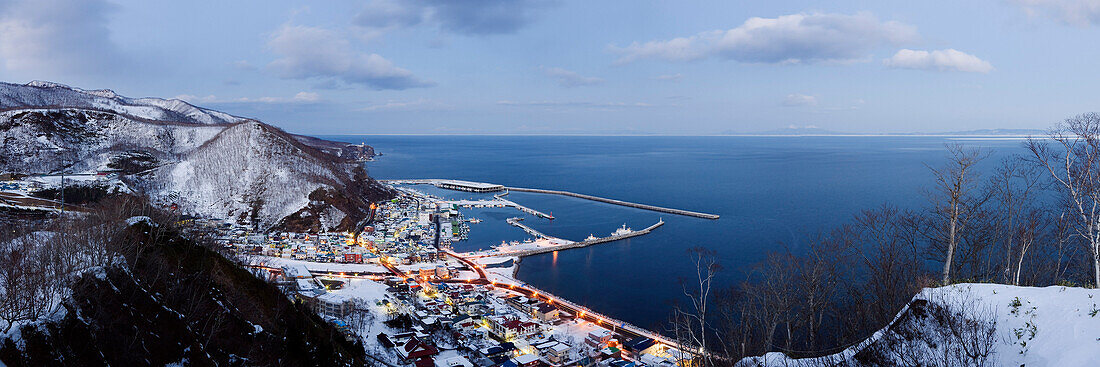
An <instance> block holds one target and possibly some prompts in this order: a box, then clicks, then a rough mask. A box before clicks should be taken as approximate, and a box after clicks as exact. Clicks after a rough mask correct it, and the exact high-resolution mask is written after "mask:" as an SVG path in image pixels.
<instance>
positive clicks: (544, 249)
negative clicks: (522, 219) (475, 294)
mask: <svg viewBox="0 0 1100 367" xmlns="http://www.w3.org/2000/svg"><path fill="white" fill-rule="evenodd" d="M508 223H509V224H512V222H508ZM516 223H517V224H518V221H517V222H516ZM664 224H665V221H664V220H660V221H658V222H657V223H655V224H653V225H651V226H649V227H646V228H644V229H641V230H637V231H630V232H628V233H623V234H617V235H611V236H607V237H599V238H592V239H587V240H584V241H579V242H568V243H562V244H557V245H550V246H540V247H535V248H525V249H519V250H515V251H508V252H503V251H501V252H499V253H478V255H479V257H485V256H517V257H524V256H532V255H538V254H545V253H549V252H554V251H562V250H569V249H575V248H581V247H588V246H592V245H598V244H601V243H608V242H614V241H620V240H625V239H628V238H631V237H637V236H641V235H645V234H649V232H652V231H653V230H654V229H657V227H660V226H662V225H664ZM513 225H516V224H513ZM517 227H519V225H517ZM524 227H527V226H526V225H523V226H522V227H520V228H524ZM528 228H529V227H528ZM532 230H533V229H532ZM535 232H538V231H535ZM528 233H530V232H528ZM540 233H541V232H540ZM532 235H534V234H532ZM543 236H545V235H543ZM546 238H551V239H552V238H553V237H546Z"/></svg>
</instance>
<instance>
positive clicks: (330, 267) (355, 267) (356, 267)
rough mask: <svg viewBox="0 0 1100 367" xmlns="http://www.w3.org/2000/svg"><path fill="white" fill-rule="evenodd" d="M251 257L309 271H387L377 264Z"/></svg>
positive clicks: (266, 262) (275, 265)
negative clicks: (300, 267)
mask: <svg viewBox="0 0 1100 367" xmlns="http://www.w3.org/2000/svg"><path fill="white" fill-rule="evenodd" d="M253 258H254V260H255V262H256V263H258V264H263V265H266V266H269V267H273V268H281V267H296V266H303V267H305V268H306V269H309V270H310V271H332V272H366V273H379V274H381V273H386V274H388V273H389V271H388V270H386V268H385V267H383V266H382V265H378V264H341V263H321V262H313V261H305V260H295V259H284V258H281V257H272V256H254V257H253Z"/></svg>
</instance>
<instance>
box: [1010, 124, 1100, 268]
mask: <svg viewBox="0 0 1100 367" xmlns="http://www.w3.org/2000/svg"><path fill="white" fill-rule="evenodd" d="M1048 135H1049V141H1051V142H1052V143H1048V142H1046V141H1041V140H1039V139H1031V138H1029V139H1028V140H1027V142H1026V146H1027V148H1028V150H1030V151H1031V157H1030V158H1031V160H1032V161H1033V162H1034V163H1035V164H1036V165H1038V166H1039V167H1041V168H1043V169H1045V170H1046V171H1047V173H1049V174H1050V177H1051V179H1052V180H1053V181H1054V186H1055V187H1057V188H1058V191H1059V192H1061V193H1062V196H1063V198H1064V201H1065V204H1066V206H1067V207H1068V208H1067V211H1068V212H1070V213H1072V214H1073V217H1074V221H1073V222H1072V223H1073V226H1072V228H1073V231H1074V233H1075V234H1076V235H1077V236H1078V237H1080V238H1081V239H1082V240H1084V241H1083V243H1084V244H1085V246H1086V248H1087V249H1088V252H1089V255H1091V258H1092V259H1091V260H1092V270H1093V281H1094V285H1095V286H1097V287H1100V114H1096V113H1086V114H1082V115H1078V116H1076V117H1073V118H1070V119H1066V120H1065V121H1063V122H1062V123H1060V124H1058V125H1057V126H1055V127H1054V128H1052V129H1051V130H1050V132H1049V133H1048ZM1052 145H1053V146H1054V147H1052Z"/></svg>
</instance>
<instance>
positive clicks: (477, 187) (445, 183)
mask: <svg viewBox="0 0 1100 367" xmlns="http://www.w3.org/2000/svg"><path fill="white" fill-rule="evenodd" d="M381 182H384V183H391V184H410V185H416V184H430V185H435V186H436V187H439V188H444V189H451V190H460V191H470V192H496V191H504V190H507V191H517V192H533V193H536V194H550V195H562V196H569V197H575V198H578V199H586V200H592V201H598V202H601V203H606V204H612V205H620V206H625V207H629V208H635V209H642V210H650V211H655V212H661V213H669V214H676V215H684V216H689V217H696V218H703V219H718V218H719V215H718V214H710V213H701V212H693V211H690V210H683V209H674V208H665V207H661V206H656V205H648V204H639V203H632V202H629V201H623V200H616V199H608V198H602V197H599V196H592V195H586V194H578V193H575V192H569V191H561V190H546V189H532V188H526V187H509V186H503V185H497V184H490V183H484V182H470V181H462V180H442V179H409V180H381ZM507 191H506V192H504V193H501V194H498V195H496V197H497V199H500V198H501V197H502V196H504V195H508V192H507ZM513 204H514V203H513ZM516 208H517V209H519V210H523V211H525V212H528V213H531V214H533V215H537V216H540V217H543V218H548V219H553V218H554V217H553V216H550V215H546V214H543V213H540V212H538V211H534V210H531V211H529V210H530V209H528V208H526V207H523V206H522V205H519V204H516Z"/></svg>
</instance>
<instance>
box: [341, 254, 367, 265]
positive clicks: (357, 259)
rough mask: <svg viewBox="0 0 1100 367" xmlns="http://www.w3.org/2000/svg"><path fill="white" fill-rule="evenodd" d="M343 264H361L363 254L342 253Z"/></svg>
mask: <svg viewBox="0 0 1100 367" xmlns="http://www.w3.org/2000/svg"><path fill="white" fill-rule="evenodd" d="M344 262H346V263H352V264H361V263H362V262H363V254H359V253H354V252H345V253H344Z"/></svg>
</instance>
